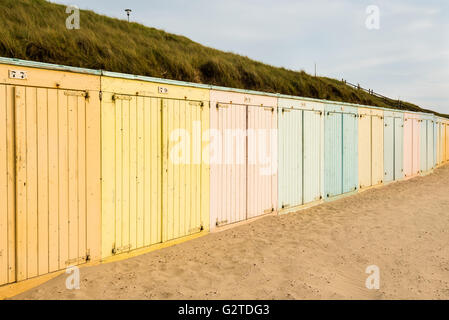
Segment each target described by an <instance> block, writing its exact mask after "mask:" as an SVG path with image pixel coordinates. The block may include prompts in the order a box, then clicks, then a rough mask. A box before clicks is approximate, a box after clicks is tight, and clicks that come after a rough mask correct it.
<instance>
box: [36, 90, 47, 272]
mask: <svg viewBox="0 0 449 320" xmlns="http://www.w3.org/2000/svg"><path fill="white" fill-rule="evenodd" d="M47 112H48V104H47V89H43V88H39V89H37V130H38V133H37V135H38V137H37V138H38V166H37V167H38V205H39V206H38V227H39V229H38V235H39V242H38V248H39V250H38V251H39V257H38V258H39V270H38V271H39V275H43V274H46V273H48V272H49V268H48V257H49V256H48V252H49V246H48V236H49V234H48V231H49V229H48V222H49V220H48V213H49V210H48V124H47V119H48V113H47Z"/></svg>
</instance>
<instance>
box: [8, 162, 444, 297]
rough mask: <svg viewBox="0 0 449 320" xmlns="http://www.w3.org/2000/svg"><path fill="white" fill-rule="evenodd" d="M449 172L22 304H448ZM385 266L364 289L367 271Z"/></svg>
mask: <svg viewBox="0 0 449 320" xmlns="http://www.w3.org/2000/svg"><path fill="white" fill-rule="evenodd" d="M448 244H449V165H446V166H444V167H442V168H439V169H437V170H436V171H435V172H434V173H433V174H431V175H428V176H425V177H418V178H415V179H411V180H407V181H402V182H399V183H393V184H390V185H387V186H385V187H382V188H375V189H371V190H367V191H365V192H363V193H361V194H358V195H355V196H351V197H347V198H343V199H340V200H338V201H335V202H330V203H325V204H322V205H319V206H316V207H313V208H310V209H306V210H303V211H300V212H297V213H293V214H288V215H281V216H269V217H265V218H263V219H259V220H256V221H253V222H251V223H248V224H245V225H241V226H238V227H236V228H233V229H229V230H226V231H222V232H219V233H213V234H209V235H207V236H204V237H201V238H198V239H196V240H193V241H190V242H186V243H183V244H179V245H176V246H173V247H169V248H166V249H163V250H159V251H154V252H151V253H148V254H145V255H142V256H138V257H135V258H132V259H129V260H125V261H119V262H114V263H109V264H103V265H99V266H94V267H86V268H81V269H80V272H81V289H80V290H71V291H70V290H67V289H66V288H65V281H66V277H67V275H65V274H63V275H61V276H59V277H57V278H55V279H53V280H51V281H49V282H47V283H45V284H43V285H41V286H39V287H37V288H34V289H32V290H30V291H28V292H25V293H23V294H20V295H19V296H16V297H15V298H16V299H449V245H448ZM370 265H376V266H378V267H379V268H380V289H379V290H368V289H367V288H366V287H365V281H366V279H367V277H368V276H369V275H368V274H366V273H365V271H366V268H367V267H368V266H370Z"/></svg>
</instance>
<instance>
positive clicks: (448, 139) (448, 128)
mask: <svg viewBox="0 0 449 320" xmlns="http://www.w3.org/2000/svg"><path fill="white" fill-rule="evenodd" d="M444 130H445V134H444V145H445V148H444V161H449V121H445V126H444Z"/></svg>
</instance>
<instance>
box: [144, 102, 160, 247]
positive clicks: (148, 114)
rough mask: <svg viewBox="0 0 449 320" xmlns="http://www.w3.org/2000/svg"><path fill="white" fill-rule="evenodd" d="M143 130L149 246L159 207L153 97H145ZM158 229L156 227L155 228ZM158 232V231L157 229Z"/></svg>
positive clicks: (147, 243) (145, 234) (146, 235)
mask: <svg viewBox="0 0 449 320" xmlns="http://www.w3.org/2000/svg"><path fill="white" fill-rule="evenodd" d="M143 99H144V100H143V114H144V115H143V118H144V122H143V130H144V143H143V148H144V156H145V159H144V199H143V201H144V213H143V214H144V217H143V220H144V222H143V225H144V231H143V233H144V238H143V242H144V245H145V246H149V245H150V244H151V243H152V238H153V236H154V234H153V232H152V226H153V216H152V212H153V207H157V195H156V197H154V189H153V188H152V186H153V184H152V181H153V180H152V176H154V177H156V176H155V173H156V172H154V169H153V168H154V164H155V163H156V162H155V161H153V159H155V158H156V157H157V154H154V153H153V140H152V139H151V137H152V136H151V134H152V132H156V130H157V126H156V128H154V125H153V118H152V116H153V112H152V108H153V99H152V98H143ZM154 201H156V202H154ZM154 231H156V229H155V230H154ZM156 232H157V231H156Z"/></svg>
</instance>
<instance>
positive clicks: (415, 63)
mask: <svg viewBox="0 0 449 320" xmlns="http://www.w3.org/2000/svg"><path fill="white" fill-rule="evenodd" d="M52 2H57V3H62V4H73V5H77V6H78V7H79V8H81V9H91V10H93V11H95V12H98V13H101V14H105V15H108V16H111V17H116V18H121V19H126V13H125V12H124V9H125V8H130V9H132V10H133V12H132V13H131V20H132V21H134V22H139V23H142V24H144V25H146V26H151V27H155V28H158V29H163V30H165V31H167V32H171V33H175V34H180V35H184V36H186V37H188V38H190V39H192V40H194V41H196V42H199V43H201V44H203V45H207V46H210V47H214V48H217V49H220V50H224V51H232V52H235V53H238V54H242V55H245V56H248V57H250V58H252V59H255V60H259V61H262V62H265V63H269V64H271V65H274V66H282V67H286V68H289V69H293V70H301V69H302V70H305V71H306V72H308V73H312V74H313V73H314V63H315V62H316V63H317V66H318V74H319V75H323V76H328V77H332V78H337V79H346V80H348V81H350V82H352V83H356V84H357V83H360V84H361V85H362V86H363V87H365V88H368V89H373V90H375V91H376V92H379V93H382V94H384V95H387V96H389V97H392V98H400V99H402V100H407V101H410V102H413V103H416V104H418V105H420V106H422V107H425V108H430V109H433V110H436V111H439V112H443V113H447V114H449V1H448V0H370V1H366V0H314V1H312V0H296V1H293V0H270V1H268V0H245V1H244V0H164V1H154V0H147V1H144V0H127V1H113V0H109V1H108V0H95V1H93V0H69V1H66V0H56V1H52ZM370 5H375V6H377V7H378V9H379V28H378V29H368V28H367V27H366V21H367V19H368V18H370V17H372V16H371V13H372V11H371V12H370V13H367V7H368V6H370ZM82 19H83V18H82V15H81V28H82ZM370 21H372V20H370Z"/></svg>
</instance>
